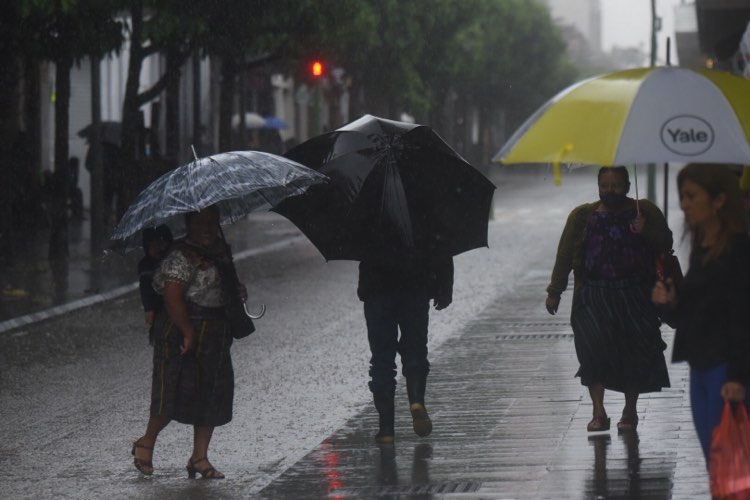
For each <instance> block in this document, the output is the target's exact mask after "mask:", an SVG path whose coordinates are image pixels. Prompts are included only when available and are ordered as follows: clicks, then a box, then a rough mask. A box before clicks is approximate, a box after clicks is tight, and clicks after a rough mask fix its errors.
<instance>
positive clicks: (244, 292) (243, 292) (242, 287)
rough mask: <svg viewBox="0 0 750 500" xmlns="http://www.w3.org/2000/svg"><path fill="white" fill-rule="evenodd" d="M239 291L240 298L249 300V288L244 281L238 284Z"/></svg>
mask: <svg viewBox="0 0 750 500" xmlns="http://www.w3.org/2000/svg"><path fill="white" fill-rule="evenodd" d="M237 292H238V293H239V294H240V298H241V299H242V301H243V302H245V301H246V300H247V288H245V285H243V284H242V283H238V284H237Z"/></svg>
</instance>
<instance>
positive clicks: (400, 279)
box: [357, 257, 453, 303]
mask: <svg viewBox="0 0 750 500" xmlns="http://www.w3.org/2000/svg"><path fill="white" fill-rule="evenodd" d="M398 292H414V293H425V294H426V296H427V298H428V299H440V300H441V301H443V302H447V303H450V302H451V301H452V300H453V258H452V257H433V258H422V259H413V260H408V259H405V260H400V261H398V262H389V263H376V262H365V261H362V262H360V264H359V285H358V287H357V296H358V297H359V299H360V300H362V301H365V300H369V299H371V298H375V297H378V296H382V295H385V294H389V293H398Z"/></svg>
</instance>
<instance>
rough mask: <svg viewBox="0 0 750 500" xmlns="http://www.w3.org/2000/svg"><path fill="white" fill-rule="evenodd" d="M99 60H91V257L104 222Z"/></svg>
mask: <svg viewBox="0 0 750 500" xmlns="http://www.w3.org/2000/svg"><path fill="white" fill-rule="evenodd" d="M100 63H101V61H100V59H98V58H95V57H92V58H91V124H92V127H93V131H94V132H93V134H92V136H90V137H89V149H90V152H89V154H90V155H91V207H90V208H91V210H90V212H89V214H90V220H91V255H92V256H98V255H99V254H100V253H101V252H102V242H103V241H104V224H103V222H104V220H103V219H102V217H101V214H102V213H103V206H104V182H103V180H104V175H103V169H102V143H101V136H100V134H101V121H102V111H101V105H102V101H101V78H100V71H99V70H100Z"/></svg>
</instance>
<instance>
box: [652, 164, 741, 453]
mask: <svg viewBox="0 0 750 500" xmlns="http://www.w3.org/2000/svg"><path fill="white" fill-rule="evenodd" d="M677 187H678V189H679V192H680V207H681V208H682V211H683V213H684V215H685V225H686V227H687V229H688V231H689V234H690V241H691V248H690V266H689V268H688V272H687V274H685V277H684V279H683V281H682V283H681V284H680V285H679V287H675V286H674V283H673V282H672V281H671V280H669V279H667V281H666V283H662V282H657V283H656V285H655V286H654V288H653V291H652V294H651V296H652V300H653V301H654V303H655V304H657V305H659V307H660V308H662V313H663V317H664V318H665V319H666V321H667V322H668V323H669V324H670V325H672V326H674V327H675V329H676V331H675V339H674V350H673V352H672V360H673V361H687V362H688V364H689V365H690V403H691V407H692V412H693V422H694V424H695V428H696V431H697V433H698V438H699V439H700V443H701V446H702V447H703V453H704V455H705V458H706V464H708V455H709V451H710V447H711V436H712V433H713V429H714V428H715V427H716V426H717V425H718V424H719V421H720V419H721V413H722V410H723V407H724V400H730V401H738V402H739V401H744V402H745V404H748V399H747V390H746V389H747V385H748V383H750V331H749V330H748V329H749V328H750V316H748V313H747V311H748V306H750V238H749V237H748V235H747V229H746V225H745V214H744V211H743V205H742V196H741V194H740V189H739V185H738V179H737V176H736V175H735V174H734V173H732V172H731V170H730V169H729V168H728V167H727V166H724V165H713V164H690V165H687V166H686V167H685V168H683V169H682V170H680V172H679V174H678V175H677Z"/></svg>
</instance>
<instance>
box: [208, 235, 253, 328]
mask: <svg viewBox="0 0 750 500" xmlns="http://www.w3.org/2000/svg"><path fill="white" fill-rule="evenodd" d="M226 251H227V255H226V256H225V257H224V258H222V259H219V261H218V262H217V263H216V266H217V268H218V270H219V277H220V278H221V283H222V286H223V287H224V293H226V296H227V297H228V299H229V300H228V304H227V305H226V314H227V319H228V320H229V329H230V330H231V332H232V337H234V338H236V339H242V338H245V337H247V336H248V335H250V334H251V333H253V332H254V331H255V324H254V323H253V319H252V318H251V317H250V316H249V314H248V313H247V310H246V309H245V302H244V301H243V300H242V297H240V295H239V291H238V290H239V285H240V280H239V278H238V277H237V270H236V269H235V267H234V262H233V260H232V254H231V250H230V248H229V245H227V249H226Z"/></svg>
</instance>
